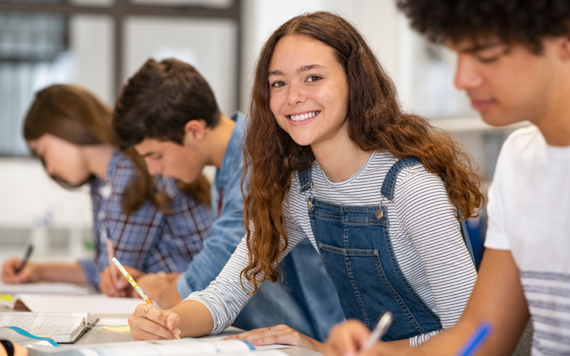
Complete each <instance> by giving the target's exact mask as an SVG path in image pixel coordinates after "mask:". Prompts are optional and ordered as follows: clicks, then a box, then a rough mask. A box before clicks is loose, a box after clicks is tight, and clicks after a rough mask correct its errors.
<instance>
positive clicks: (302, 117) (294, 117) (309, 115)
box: [291, 112, 317, 121]
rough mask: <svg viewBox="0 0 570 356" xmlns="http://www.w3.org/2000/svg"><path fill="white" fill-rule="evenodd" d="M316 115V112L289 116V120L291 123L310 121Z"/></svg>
mask: <svg viewBox="0 0 570 356" xmlns="http://www.w3.org/2000/svg"><path fill="white" fill-rule="evenodd" d="M316 115H317V112H312V113H306V114H301V115H291V120H293V121H301V120H307V119H310V118H312V117H314V116H316Z"/></svg>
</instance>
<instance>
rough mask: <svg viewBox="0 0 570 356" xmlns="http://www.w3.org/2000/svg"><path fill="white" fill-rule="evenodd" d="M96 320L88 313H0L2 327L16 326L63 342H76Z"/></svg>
mask: <svg viewBox="0 0 570 356" xmlns="http://www.w3.org/2000/svg"><path fill="white" fill-rule="evenodd" d="M96 321H97V320H96V319H95V318H94V317H92V316H91V315H90V314H87V313H28V312H6V313H0V327H5V326H15V327H18V328H20V329H22V330H24V331H27V332H28V333H30V334H31V335H34V336H41V337H48V338H51V339H52V340H53V341H55V342H57V343H61V344H69V343H74V342H75V341H77V340H78V339H79V338H80V337H81V335H83V333H84V332H85V331H86V330H87V329H88V328H89V326H90V325H93V324H94V323H95V322H96Z"/></svg>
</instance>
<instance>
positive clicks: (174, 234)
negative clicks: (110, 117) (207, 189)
mask: <svg viewBox="0 0 570 356" xmlns="http://www.w3.org/2000/svg"><path fill="white" fill-rule="evenodd" d="M136 173H137V171H136V168H135V167H134V164H133V163H132V161H131V160H130V158H129V157H128V156H126V155H124V154H122V153H120V152H119V151H115V152H114V153H113V157H112V158H111V161H110V163H109V166H108V167H107V174H106V179H105V181H103V180H101V179H99V178H96V179H95V180H94V181H93V182H92V183H91V199H92V202H93V236H94V238H95V257H94V258H91V259H84V260H80V261H79V262H80V263H81V265H82V267H83V271H84V272H85V275H86V276H87V279H88V281H89V283H90V284H92V285H93V286H95V287H97V286H98V285H99V275H100V274H101V272H102V271H103V270H104V269H105V268H106V267H107V266H109V259H108V255H107V248H106V235H107V234H106V230H107V229H108V230H109V233H110V238H111V239H112V241H113V247H114V249H115V257H117V259H118V260H119V261H120V262H121V263H122V264H123V265H124V266H130V267H134V268H136V269H138V270H140V271H143V272H146V273H156V272H159V271H164V272H166V273H170V272H174V273H176V272H183V271H184V270H186V268H187V267H188V264H189V263H190V262H191V261H192V259H193V257H194V255H196V254H197V253H198V252H199V251H200V250H201V249H202V243H203V241H204V240H205V239H206V238H207V237H208V232H209V229H210V225H211V223H212V217H211V211H210V207H209V206H207V205H204V204H198V203H197V202H196V201H195V200H194V198H193V197H191V196H188V195H187V194H185V193H183V192H181V191H179V190H178V187H177V185H176V182H175V181H174V180H172V179H170V178H165V177H161V176H157V177H156V187H157V189H159V190H160V191H164V192H166V193H167V194H168V195H169V196H171V197H172V209H173V213H172V214H164V213H162V212H161V211H160V210H158V209H157V208H155V207H154V206H153V205H152V204H151V203H150V202H149V201H146V202H145V203H144V205H143V206H142V207H141V208H139V209H138V210H137V211H135V212H133V213H131V215H130V216H129V217H127V214H125V213H124V212H123V210H122V205H121V198H122V193H123V191H124V190H125V189H126V187H128V186H129V184H130V182H131V179H132V178H133V177H134V176H135V174H136Z"/></svg>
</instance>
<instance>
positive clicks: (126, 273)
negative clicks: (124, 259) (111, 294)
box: [113, 257, 158, 309]
mask: <svg viewBox="0 0 570 356" xmlns="http://www.w3.org/2000/svg"><path fill="white" fill-rule="evenodd" d="M113 263H114V264H115V266H117V268H118V269H119V271H121V273H122V274H123V276H125V278H126V279H127V281H129V283H130V284H131V285H132V286H133V288H134V289H135V290H136V291H137V293H138V294H139V295H140V296H141V298H142V299H144V301H145V302H146V303H147V304H150V305H152V306H153V307H154V309H158V308H157V307H156V305H154V303H153V302H152V301H151V300H150V299H149V298H148V297H147V296H146V294H145V293H144V292H143V290H142V289H141V287H139V285H138V284H137V282H135V280H134V279H133V277H131V275H130V274H129V272H127V270H126V269H125V267H123V265H122V264H121V262H119V260H117V259H116V258H115V257H113Z"/></svg>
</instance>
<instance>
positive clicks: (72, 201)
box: [0, 158, 92, 229]
mask: <svg viewBox="0 0 570 356" xmlns="http://www.w3.org/2000/svg"><path fill="white" fill-rule="evenodd" d="M0 197H1V199H0V227H4V228H6V227H9V228H22V227H23V228H27V227H30V228H31V227H32V226H34V224H35V223H36V220H38V219H41V218H43V217H45V216H46V215H52V218H53V222H52V224H51V225H52V226H53V227H59V228H65V227H76V228H80V229H83V228H88V227H89V226H90V225H91V223H92V217H91V210H90V208H89V207H90V204H91V200H90V198H89V195H88V193H87V190H86V189H85V188H83V189H80V190H76V191H69V190H66V189H63V188H62V187H60V186H59V185H57V183H55V182H54V181H52V180H51V179H50V178H49V177H48V176H47V174H46V173H45V171H44V168H43V167H42V165H41V164H40V163H39V162H38V161H35V160H30V159H12V158H3V159H0Z"/></svg>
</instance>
